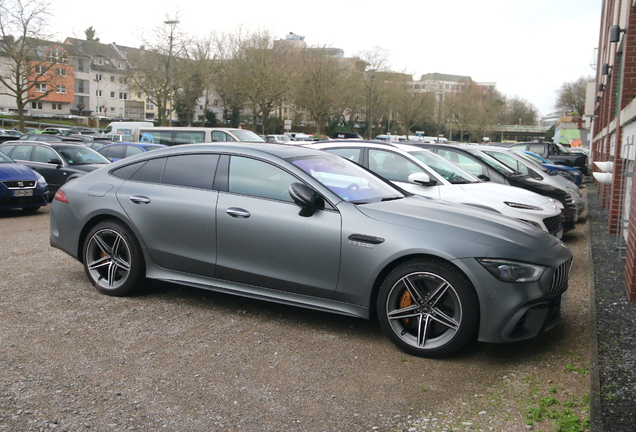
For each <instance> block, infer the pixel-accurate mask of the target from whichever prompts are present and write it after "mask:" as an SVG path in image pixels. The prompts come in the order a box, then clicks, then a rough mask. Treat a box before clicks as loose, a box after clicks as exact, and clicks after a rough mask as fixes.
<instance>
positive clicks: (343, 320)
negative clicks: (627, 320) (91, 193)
mask: <svg viewBox="0 0 636 432" xmlns="http://www.w3.org/2000/svg"><path fill="white" fill-rule="evenodd" d="M48 220H49V213H48V208H45V209H41V210H40V211H39V212H37V213H36V214H33V215H26V214H24V213H22V212H21V211H16V212H6V213H4V214H2V213H0V431H3V430H7V431H49V430H58V431H73V432H74V431H86V430H91V431H100V432H101V431H109V432H110V431H127V430H133V431H144V432H145V431H148V432H152V431H157V430H162V431H178V432H181V431H202V432H208V431H224V432H225V431H254V432H260V431H286V432H287V431H308V432H312V431H317V432H322V431H344V432H349V431H362V432H366V431H374V430H375V431H381V432H405V431H406V432H416V431H417V432H419V431H426V432H430V431H439V432H441V431H465V430H471V431H476V430H479V431H482V430H483V431H491V430H494V431H502V432H510V431H512V432H516V431H527V430H537V431H539V430H540V431H544V432H546V431H550V430H561V431H579V430H585V429H586V428H587V426H586V424H587V423H586V419H587V416H588V406H589V405H588V391H589V374H588V367H589V363H588V356H589V352H590V348H589V347H590V334H589V331H588V329H589V322H590V315H589V302H590V298H589V296H588V286H589V285H588V282H589V266H588V262H589V253H588V242H587V239H588V235H587V232H588V230H587V228H586V225H585V222H584V221H585V217H584V218H583V222H581V223H580V224H578V226H577V229H576V230H574V231H572V232H571V233H568V234H567V235H566V236H565V238H564V241H565V242H566V244H567V245H568V246H569V247H570V248H571V249H572V251H573V253H574V256H575V261H574V265H573V268H572V274H571V279H570V288H569V290H568V292H567V299H566V301H565V304H564V306H563V310H562V313H563V320H562V323H561V324H560V325H559V326H557V327H556V328H555V329H553V330H552V331H550V332H549V333H547V334H545V335H544V336H543V337H541V338H540V339H538V340H536V341H531V342H525V343H520V344H511V345H491V344H476V345H475V346H472V347H470V348H468V349H466V350H465V351H463V352H462V353H460V354H458V355H456V356H453V357H451V358H447V359H443V360H430V359H421V358H416V357H411V356H408V355H406V354H404V353H402V352H400V351H399V350H397V349H396V348H395V346H393V344H391V343H390V342H389V341H388V339H387V338H386V337H384V335H383V334H382V332H381V330H380V328H379V326H378V324H377V323H375V322H373V321H364V320H360V319H355V318H350V317H344V316H339V315H332V314H326V313H321V312H316V311H310V310H305V309H299V308H293V307H287V306H281V305H276V304H272V303H266V302H259V301H255V300H248V299H243V298H240V297H236V296H229V295H223V294H218V293H214V292H208V291H202V290H196V289H191V288H187V287H182V286H177V285H171V284H164V283H154V284H151V286H150V288H149V289H148V290H146V291H145V292H144V293H141V294H140V295H137V296H133V297H127V298H112V297H108V296H104V295H101V294H99V293H98V292H97V291H96V290H95V289H94V288H93V287H92V286H91V285H90V284H89V283H88V281H87V279H86V276H85V275H84V271H83V268H82V266H81V265H80V264H79V263H77V262H76V261H74V260H72V259H71V258H70V257H68V256H66V255H65V254H63V253H62V252H60V251H58V250H55V249H52V248H50V247H49V245H48ZM609 430H611V429H608V431H609ZM614 430H616V429H614Z"/></svg>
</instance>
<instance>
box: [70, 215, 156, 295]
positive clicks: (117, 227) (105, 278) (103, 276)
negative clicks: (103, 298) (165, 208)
mask: <svg viewBox="0 0 636 432" xmlns="http://www.w3.org/2000/svg"><path fill="white" fill-rule="evenodd" d="M82 258H83V262H84V270H85V271H86V275H87V276H88V279H89V280H90V281H91V283H92V284H93V285H95V288H97V289H98V290H99V291H100V292H101V293H103V294H106V295H111V296H125V295H129V294H132V293H134V292H135V291H137V290H138V289H140V288H141V287H142V286H143V284H144V282H145V278H146V266H145V263H144V258H143V253H142V251H141V246H140V245H139V241H137V238H136V237H135V236H134V234H133V233H132V232H131V231H130V229H129V228H128V227H127V226H125V225H124V224H123V223H121V222H119V221H115V220H109V221H103V222H100V223H99V224H97V225H95V226H94V227H93V229H91V230H90V232H89V233H88V236H86V241H85V242H84V248H83V255H82Z"/></svg>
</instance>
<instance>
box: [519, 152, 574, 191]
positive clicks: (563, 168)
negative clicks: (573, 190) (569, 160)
mask: <svg viewBox="0 0 636 432" xmlns="http://www.w3.org/2000/svg"><path fill="white" fill-rule="evenodd" d="M522 152H523V153H525V154H526V156H527V157H529V158H530V159H532V160H533V161H534V162H535V163H538V164H539V165H541V166H543V167H544V168H547V169H549V170H550V171H552V172H555V173H557V174H559V175H562V176H563V177H565V178H566V179H568V180H570V181H571V182H572V183H574V184H575V185H577V186H578V187H581V185H583V174H582V173H581V171H579V170H577V169H576V168H572V167H569V166H567V165H557V164H553V163H552V162H550V161H549V160H547V159H546V158H544V157H543V156H540V155H538V154H536V153H534V152H531V151H528V150H522Z"/></svg>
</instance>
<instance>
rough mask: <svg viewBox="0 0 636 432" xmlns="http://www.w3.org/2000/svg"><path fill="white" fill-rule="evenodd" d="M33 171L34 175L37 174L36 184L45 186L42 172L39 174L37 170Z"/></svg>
mask: <svg viewBox="0 0 636 432" xmlns="http://www.w3.org/2000/svg"><path fill="white" fill-rule="evenodd" d="M33 172H34V173H35V175H36V176H38V184H40V185H41V186H46V179H45V178H44V177H42V174H40V173H39V172H37V171H33Z"/></svg>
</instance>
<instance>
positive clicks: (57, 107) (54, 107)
mask: <svg viewBox="0 0 636 432" xmlns="http://www.w3.org/2000/svg"><path fill="white" fill-rule="evenodd" d="M51 109H52V110H53V111H62V109H63V108H62V104H61V103H57V102H53V103H52V104H51Z"/></svg>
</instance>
